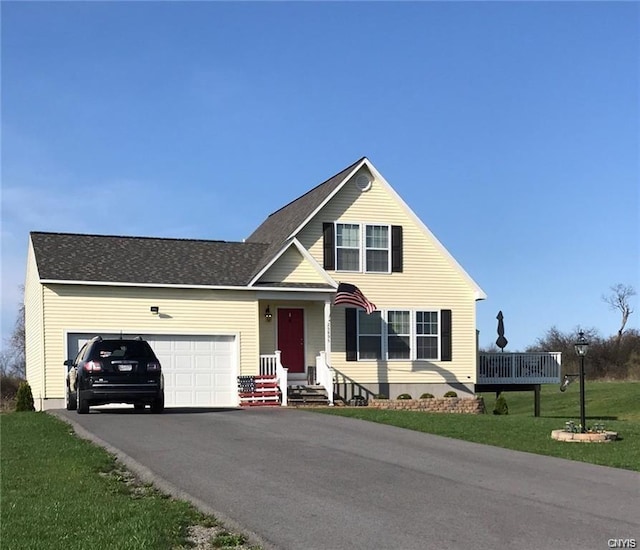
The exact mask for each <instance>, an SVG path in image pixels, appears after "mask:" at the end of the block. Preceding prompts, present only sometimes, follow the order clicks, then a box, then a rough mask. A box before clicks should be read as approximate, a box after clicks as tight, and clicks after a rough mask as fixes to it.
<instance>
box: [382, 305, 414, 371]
mask: <svg viewBox="0 0 640 550" xmlns="http://www.w3.org/2000/svg"><path fill="white" fill-rule="evenodd" d="M387 357H388V358H389V359H410V358H411V313H410V312H409V311H388V312H387Z"/></svg>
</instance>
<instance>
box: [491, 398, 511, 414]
mask: <svg viewBox="0 0 640 550" xmlns="http://www.w3.org/2000/svg"><path fill="white" fill-rule="evenodd" d="M493 414H509V406H508V405H507V400H506V399H505V398H504V395H501V396H500V397H498V399H496V404H495V406H494V407H493Z"/></svg>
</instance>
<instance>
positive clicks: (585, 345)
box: [573, 331, 589, 433]
mask: <svg viewBox="0 0 640 550" xmlns="http://www.w3.org/2000/svg"><path fill="white" fill-rule="evenodd" d="M573 347H574V348H575V350H576V355H577V356H578V357H580V431H581V432H582V433H585V432H586V431H587V424H586V416H585V411H584V357H585V355H587V351H588V350H589V342H588V341H587V339H586V338H585V337H584V332H582V331H580V332H579V333H578V340H577V341H576V343H575V344H573Z"/></svg>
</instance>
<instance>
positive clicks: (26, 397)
mask: <svg viewBox="0 0 640 550" xmlns="http://www.w3.org/2000/svg"><path fill="white" fill-rule="evenodd" d="M35 410H36V408H35V407H34V406H33V394H32V393H31V386H30V385H29V383H28V382H22V383H21V384H20V387H19V388H18V393H17V394H16V411H19V412H20V411H35Z"/></svg>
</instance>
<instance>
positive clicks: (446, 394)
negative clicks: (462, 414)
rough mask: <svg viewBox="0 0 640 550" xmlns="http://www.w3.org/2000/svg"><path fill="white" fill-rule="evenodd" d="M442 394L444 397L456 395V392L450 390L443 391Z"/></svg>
mask: <svg viewBox="0 0 640 550" xmlns="http://www.w3.org/2000/svg"><path fill="white" fill-rule="evenodd" d="M444 396H445V397H458V394H457V393H456V392H454V391H453V390H450V391H448V392H447V393H445V394H444Z"/></svg>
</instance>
